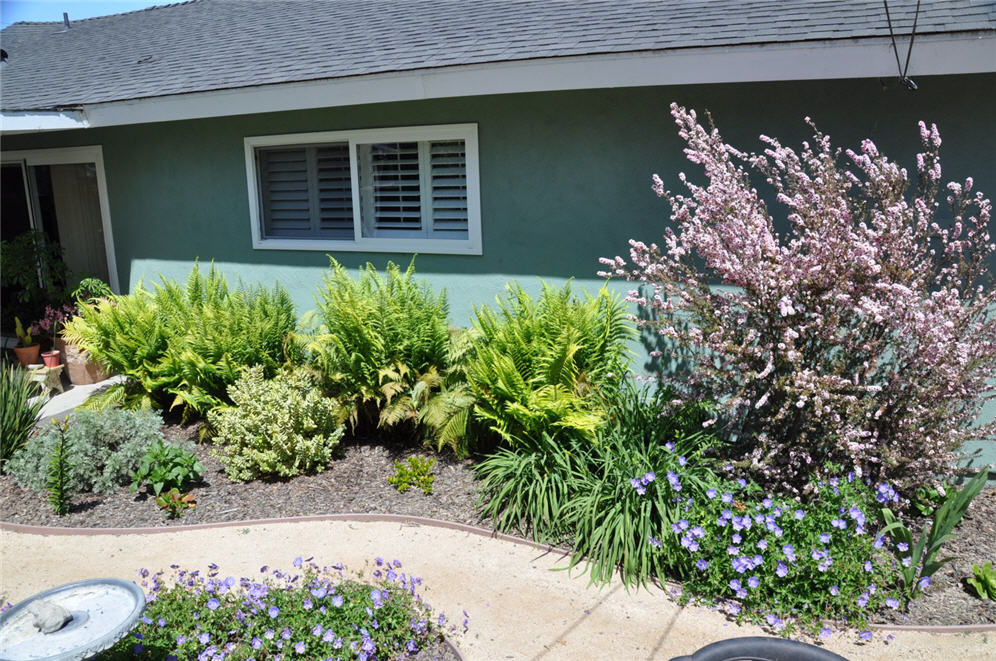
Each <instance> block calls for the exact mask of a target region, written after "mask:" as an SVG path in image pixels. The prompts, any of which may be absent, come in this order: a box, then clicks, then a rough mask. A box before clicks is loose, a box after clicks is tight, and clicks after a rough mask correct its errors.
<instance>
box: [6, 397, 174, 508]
mask: <svg viewBox="0 0 996 661" xmlns="http://www.w3.org/2000/svg"><path fill="white" fill-rule="evenodd" d="M161 427H162V418H160V417H159V414H157V413H155V412H154V411H149V410H142V411H123V410H118V409H107V410H104V411H80V410H76V411H74V412H73V414H72V416H71V417H70V419H69V422H68V425H67V427H66V430H65V432H64V433H63V432H62V431H60V430H58V429H56V428H54V427H49V428H47V429H45V430H43V431H42V432H41V433H40V434H37V435H35V436H32V437H30V438H29V439H28V440H27V442H26V443H25V445H24V447H23V448H21V450H19V451H18V452H16V453H15V454H14V456H13V457H12V458H11V459H10V461H9V462H8V464H7V468H8V470H9V473H10V474H11V475H12V476H13V477H14V479H15V481H16V482H17V483H18V484H20V485H21V486H23V487H27V488H29V489H32V490H34V491H37V492H39V493H40V492H42V491H44V490H45V475H46V472H47V469H48V459H49V457H50V456H51V455H52V452H53V448H54V447H55V445H56V444H57V443H61V442H63V440H64V441H65V444H66V447H67V451H68V453H69V454H68V456H70V457H71V458H72V464H71V465H70V467H69V469H68V485H69V488H70V490H71V491H73V492H74V493H77V492H84V491H94V492H97V493H113V492H115V491H117V490H118V489H120V488H121V486H123V485H126V484H129V483H130V482H131V476H132V473H134V472H135V470H136V469H137V468H138V465H139V462H140V461H141V459H142V456H143V455H144V454H145V452H146V450H147V449H148V448H149V446H150V445H152V444H153V443H155V442H157V441H161V440H162V431H161Z"/></svg>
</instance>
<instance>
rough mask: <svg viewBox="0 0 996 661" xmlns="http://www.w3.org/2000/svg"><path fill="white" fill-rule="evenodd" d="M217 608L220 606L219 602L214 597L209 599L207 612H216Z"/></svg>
mask: <svg viewBox="0 0 996 661" xmlns="http://www.w3.org/2000/svg"><path fill="white" fill-rule="evenodd" d="M218 606H221V602H220V601H218V600H217V599H215V598H214V597H211V598H210V599H208V602H207V607H208V609H209V610H218Z"/></svg>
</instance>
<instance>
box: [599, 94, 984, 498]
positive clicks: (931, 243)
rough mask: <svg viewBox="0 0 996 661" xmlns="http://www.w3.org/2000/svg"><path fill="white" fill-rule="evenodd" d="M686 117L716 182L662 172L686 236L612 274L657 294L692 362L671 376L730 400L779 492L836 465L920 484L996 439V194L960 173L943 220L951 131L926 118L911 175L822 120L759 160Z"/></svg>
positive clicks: (663, 326)
mask: <svg viewBox="0 0 996 661" xmlns="http://www.w3.org/2000/svg"><path fill="white" fill-rule="evenodd" d="M671 114H672V115H673V116H674V118H675V121H676V123H677V124H678V126H679V128H680V130H679V135H680V136H681V137H682V138H683V139H684V140H685V141H686V143H687V145H688V146H687V148H686V149H685V153H686V155H687V157H688V159H689V160H690V161H691V162H693V163H696V164H698V165H701V166H702V167H703V169H704V170H705V175H706V178H707V183H706V184H705V185H697V184H694V183H692V182H691V181H689V180H688V179H686V178H685V175H684V174H683V173H682V174H681V175H679V178H680V179H681V181H682V182H683V183H684V184H685V185H686V186H687V187H688V189H689V190H690V195H687V196H686V195H680V194H671V193H669V192H665V190H664V184H663V182H662V181H661V179H660V178H659V177H657V176H656V175H655V176H654V190H655V191H656V192H657V194H658V195H660V196H664V197H666V198H667V199H668V201H669V203H670V205H671V209H672V214H671V220H672V221H673V223H674V227H673V228H672V227H669V228H667V230H666V231H665V235H664V240H663V243H662V244H661V245H656V244H651V245H649V246H648V245H646V244H645V243H643V242H641V241H635V240H634V241H631V242H630V245H631V249H630V263H629V264H627V262H626V261H625V260H623V259H622V258H620V257H615V258H613V259H603V260H602V262H603V263H605V264H607V265H609V267H610V269H609V271H607V272H604V273H603V274H602V275H610V276H620V277H626V278H628V279H630V280H633V281H635V282H637V283H640V284H641V285H642V287H641V288H640V289H637V290H634V291H632V292H631V295H630V298H629V300H631V301H634V302H636V303H637V305H638V306H640V307H641V308H642V311H643V314H641V315H640V316H641V317H642V319H641V320H640V321H638V324H639V325H640V326H641V327H643V328H645V329H648V330H653V331H654V332H656V333H657V334H659V337H660V339H661V340H662V343H664V344H665V346H664V347H663V348H662V351H665V352H669V353H670V354H671V357H672V358H674V359H676V360H675V363H676V364H677V365H678V367H677V368H676V374H675V376H674V377H673V378H671V379H670V381H669V382H670V383H673V384H674V385H676V386H677V387H679V388H680V389H681V390H682V391H683V395H685V396H688V397H690V398H693V399H699V400H701V399H708V400H711V401H716V402H717V403H718V405H719V406H720V407H721V413H722V415H723V416H724V418H725V419H726V421H728V423H729V427H728V429H729V430H730V431H731V433H732V435H733V436H734V437H735V438H736V440H737V441H738V453H739V457H738V458H742V459H743V460H744V462H743V464H742V465H744V466H749V467H750V468H752V469H753V471H754V473H755V475H756V477H757V478H758V479H759V480H761V481H762V482H763V483H764V484H766V485H770V486H772V487H775V488H778V489H779V490H790V491H796V490H798V489H800V488H801V487H802V486H803V485H805V484H806V483H808V481H809V476H810V474H811V473H812V472H816V473H825V466H826V465H828V464H829V463H836V464H838V465H842V466H846V467H849V468H853V470H854V471H855V472H856V473H857V474H858V475H862V476H869V477H871V478H872V479H874V480H883V481H893V482H897V483H899V484H902V485H904V486H908V485H916V484H919V483H922V482H924V481H926V480H928V479H931V478H934V477H936V476H943V475H947V474H949V473H950V470H951V466H952V460H953V459H954V457H955V452H956V450H957V448H958V447H959V446H960V445H961V444H962V443H963V442H964V441H966V440H968V439H987V438H993V436H994V433H996V423H994V424H989V425H986V426H983V427H974V428H973V427H972V424H973V423H974V421H975V420H976V418H977V416H978V414H979V412H980V410H981V407H982V406H983V404H984V403H985V402H986V401H988V400H991V399H992V398H993V397H994V395H996V389H994V383H996V312H994V311H996V287H993V278H992V273H991V272H990V270H989V269H990V268H991V264H992V263H993V255H994V251H996V244H994V243H993V242H992V237H991V235H990V223H991V203H990V201H989V200H988V199H986V198H984V197H983V195H982V194H981V193H978V192H974V191H973V190H972V189H973V182H972V179H970V178H969V179H966V180H965V181H964V183H954V182H952V183H949V184H947V186H946V187H945V188H946V198H947V205H948V207H949V208H950V216H949V217H947V218H945V217H944V214H943V213H942V212H941V205H940V203H938V201H937V198H938V196H939V195H943V194H944V193H942V192H941V165H940V158H939V155H938V149H939V147H940V145H941V138H940V135H939V133H938V131H937V128H936V127H934V126H930V127H929V128H928V127H927V126H926V125H925V124H923V123H921V124H920V137H921V141H922V143H923V152H922V153H920V154H918V155H917V167H916V171H915V173H914V174H912V175H911V174H910V173H908V172H907V170H906V169H904V168H901V167H900V166H899V165H897V164H896V163H894V162H892V161H890V160H889V159H888V158H886V156H885V155H884V154H882V153H880V152H879V150H878V148H877V147H876V146H875V144H874V143H873V142H872V141H871V140H865V141H864V142H862V144H861V148H860V150H859V151H858V152H854V151H851V150H846V151H843V152H842V151H841V150H840V149H836V148H833V147H832V146H831V144H830V139H829V137H828V136H826V135H824V134H822V133H820V132H819V131H816V132H815V136H814V138H813V141H812V143H809V142H805V143H803V148H802V150H801V151H798V152H797V151H794V150H792V149H790V148H788V147H784V146H782V145H781V144H780V143H779V142H778V141H777V140H775V139H774V138H769V137H767V136H761V141H762V142H763V143H764V144H765V145H766V148H765V149H764V151H763V153H760V154H755V153H745V152H741V151H739V150H737V149H736V148H734V147H731V146H730V145H728V144H726V143H724V142H723V139H722V137H721V136H720V134H719V132H718V131H717V130H715V129H712V130H707V129H706V128H703V127H702V126H701V125H700V124H699V123H698V121H697V118H696V115H695V112H694V111H687V110H685V109H684V108H682V107H679V106H677V105H674V104H672V106H671ZM814 131H815V128H814ZM751 171H753V173H756V175H757V176H759V177H760V180H762V181H766V182H767V183H768V185H769V186H770V187H771V189H772V190H773V194H774V200H775V202H776V203H777V204H778V205H779V206H780V207H783V208H784V213H785V223H786V225H785V229H784V231H780V232H776V230H775V227H776V222H781V221H776V220H775V215H776V214H775V212H774V211H773V210H771V209H769V206H768V204H767V203H766V202H765V201H764V199H763V198H762V196H761V193H759V192H758V191H757V190H756V189H755V188H754V185H753V182H754V179H752V178H751V174H752V172H751ZM913 180H915V181H913ZM717 284H718V285H726V287H722V288H715V289H714V288H712V287H711V285H717ZM910 493H912V490H910Z"/></svg>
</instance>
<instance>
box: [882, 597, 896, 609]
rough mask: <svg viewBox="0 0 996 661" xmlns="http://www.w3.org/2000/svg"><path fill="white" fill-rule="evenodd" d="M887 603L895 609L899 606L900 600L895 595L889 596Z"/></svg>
mask: <svg viewBox="0 0 996 661" xmlns="http://www.w3.org/2000/svg"><path fill="white" fill-rule="evenodd" d="M885 605H886V606H888V607H889V608H891V609H893V610H895V609H897V608H899V600H898V599H896V598H895V597H887V598H886V600H885Z"/></svg>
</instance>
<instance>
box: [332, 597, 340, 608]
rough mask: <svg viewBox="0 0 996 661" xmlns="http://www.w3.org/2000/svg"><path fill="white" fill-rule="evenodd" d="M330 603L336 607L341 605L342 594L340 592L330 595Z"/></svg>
mask: <svg viewBox="0 0 996 661" xmlns="http://www.w3.org/2000/svg"><path fill="white" fill-rule="evenodd" d="M332 605H333V606H335V607H336V608H339V607H340V606H342V595H341V594H337V595H333V597H332Z"/></svg>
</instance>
